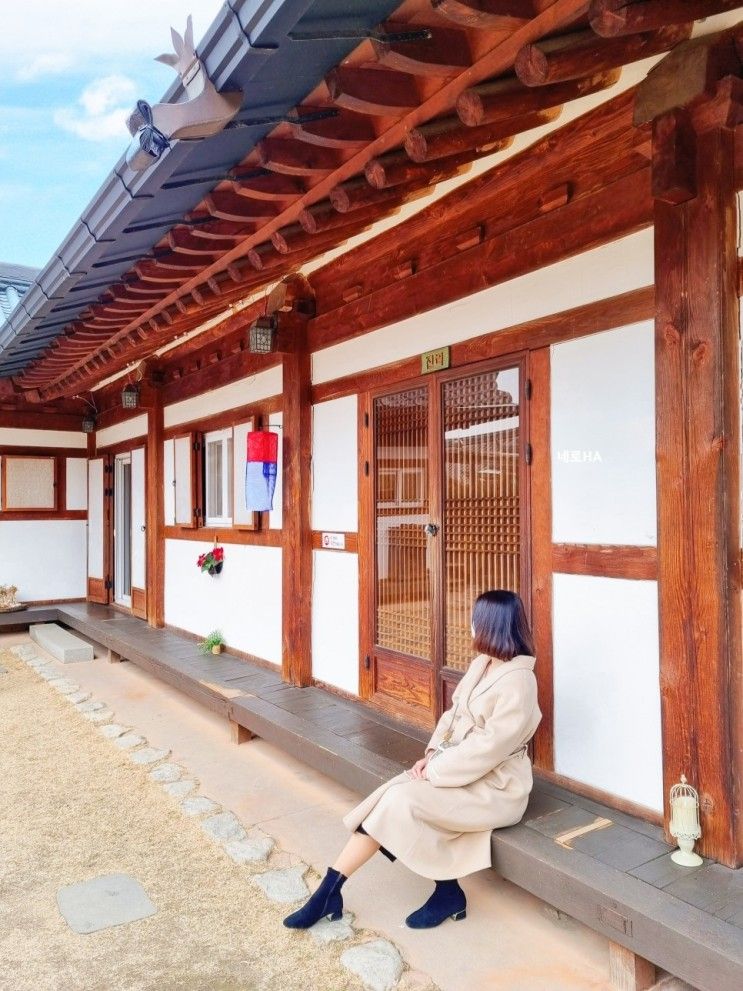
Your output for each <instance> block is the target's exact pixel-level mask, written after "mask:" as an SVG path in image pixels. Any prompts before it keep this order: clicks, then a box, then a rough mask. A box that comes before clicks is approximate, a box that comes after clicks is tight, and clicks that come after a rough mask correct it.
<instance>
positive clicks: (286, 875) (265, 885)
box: [253, 864, 310, 905]
mask: <svg viewBox="0 0 743 991" xmlns="http://www.w3.org/2000/svg"><path fill="white" fill-rule="evenodd" d="M306 870H307V865H306V864H299V865H298V866H297V867H286V868H284V869H283V870H280V871H266V873H265V874H258V875H256V876H255V877H254V878H253V882H254V884H257V885H258V887H259V888H261V889H262V890H263V893H264V894H265V895H266V896H267V897H268V898H270V899H271V901H272V902H279V903H280V904H282V905H290V904H292V903H293V902H298V901H303V900H304V899H305V898H309V896H310V889H309V888H308V887H307V884H306V882H305V880H304V874H305V872H306Z"/></svg>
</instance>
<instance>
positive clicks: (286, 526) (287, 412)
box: [269, 277, 312, 686]
mask: <svg viewBox="0 0 743 991" xmlns="http://www.w3.org/2000/svg"><path fill="white" fill-rule="evenodd" d="M295 278H296V283H295V281H294V280H292V281H291V282H290V283H281V284H280V287H277V289H278V288H280V289H282V290H283V295H282V293H281V292H280V293H279V296H278V299H274V300H273V303H272V299H273V294H272V297H271V298H269V309H271V307H272V305H273V306H275V307H276V309H275V310H274V312H275V313H276V316H277V318H278V320H279V342H280V343H279V347H280V349H281V350H282V351H284V352H285V353H284V357H283V396H282V400H283V402H282V406H283V431H282V434H283V436H282V444H283V447H282V453H283V504H282V509H283V516H282V520H283V521H282V528H283V529H282V552H283V558H282V571H281V573H282V655H281V673H282V677H283V679H284V680H285V681H288V682H291V684H293V685H299V686H306V685H309V684H310V683H311V681H312V657H311V627H312V531H311V529H310V499H311V482H312V479H311V473H310V465H311V456H312V407H311V404H310V385H311V363H312V362H311V355H310V352H309V347H308V342H307V321H308V316H309V306H307V307H303V305H302V304H303V303H304V302H305V300H304V299H302V298H299V299H298V297H297V295H295V293H297V292H302V291H304V292H308V291H309V288H308V286H307V285H306V282H305V280H303V279H299V277H295ZM289 290H291V291H289Z"/></svg>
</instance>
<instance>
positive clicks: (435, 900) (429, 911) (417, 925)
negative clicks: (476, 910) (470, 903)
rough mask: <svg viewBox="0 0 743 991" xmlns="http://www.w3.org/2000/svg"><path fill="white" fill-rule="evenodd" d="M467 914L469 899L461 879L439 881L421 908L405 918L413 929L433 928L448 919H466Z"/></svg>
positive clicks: (406, 923)
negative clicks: (461, 885)
mask: <svg viewBox="0 0 743 991" xmlns="http://www.w3.org/2000/svg"><path fill="white" fill-rule="evenodd" d="M466 916H467V899H466V898H465V897H464V892H463V891H462V889H461V888H460V887H459V881H456V880H455V881H437V882H436V888H435V889H434V892H433V894H432V895H431V897H430V898H429V899H428V901H427V902H426V903H425V905H421V907H420V908H419V909H417V910H416V911H415V912H413V913H412V914H411V915H409V916H408V917H407V919H406V920H405V925H406V926H409V927H410V928H411V929H433V927H434V926H440V925H441V923H442V922H445V921H446V920H447V919H455V920H458V919H464V918H466Z"/></svg>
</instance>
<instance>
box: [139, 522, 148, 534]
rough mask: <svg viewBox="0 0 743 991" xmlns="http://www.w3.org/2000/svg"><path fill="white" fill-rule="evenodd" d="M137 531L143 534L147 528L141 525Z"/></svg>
mask: <svg viewBox="0 0 743 991" xmlns="http://www.w3.org/2000/svg"><path fill="white" fill-rule="evenodd" d="M139 529H140V530H141V531H142V533H144V532H145V530H146V529H147V527H146V526H145V525H144V523H143V524H142V526H141V527H140V528H139Z"/></svg>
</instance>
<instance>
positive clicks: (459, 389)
mask: <svg viewBox="0 0 743 991" xmlns="http://www.w3.org/2000/svg"><path fill="white" fill-rule="evenodd" d="M441 401H442V422H443V431H444V451H443V524H444V532H443V537H444V576H443V578H444V609H445V617H444V630H445V635H444V657H443V666H444V667H446V668H450V669H453V670H455V671H465V670H466V669H467V666H468V665H469V662H470V661H471V659H472V635H471V630H470V616H471V612H472V605H473V603H474V601H475V599H476V598H477V596H478V595H480V594H481V593H482V592H485V591H487V590H488V589H494V588H507V589H511V590H512V591H514V592H518V591H519V577H520V576H519V571H520V567H519V565H520V558H521V540H522V533H521V522H520V521H521V503H520V484H519V476H520V435H519V428H520V417H519V369H518V368H505V369H500V370H494V371H489V372H483V373H481V374H478V375H469V376H467V377H466V378H457V379H451V380H449V381H447V382H444V383H443V385H442V392H441Z"/></svg>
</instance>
